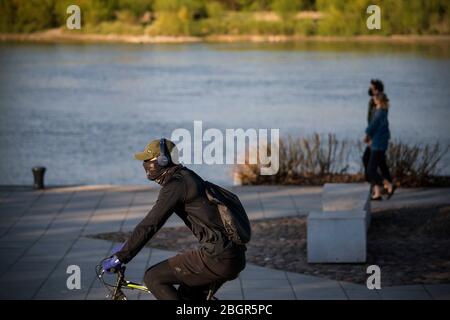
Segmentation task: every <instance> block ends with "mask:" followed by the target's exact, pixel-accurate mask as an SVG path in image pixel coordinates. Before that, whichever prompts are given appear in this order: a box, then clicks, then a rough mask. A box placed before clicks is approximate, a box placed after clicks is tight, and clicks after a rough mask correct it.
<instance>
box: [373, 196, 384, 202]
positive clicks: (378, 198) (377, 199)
mask: <svg viewBox="0 0 450 320" xmlns="http://www.w3.org/2000/svg"><path fill="white" fill-rule="evenodd" d="M370 200H372V201H381V200H383V198H382V197H381V196H379V197H376V198H374V197H370Z"/></svg>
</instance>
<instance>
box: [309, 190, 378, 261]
mask: <svg viewBox="0 0 450 320" xmlns="http://www.w3.org/2000/svg"><path fill="white" fill-rule="evenodd" d="M369 196H370V186H369V185H368V184H363V183H327V184H325V185H324V187H323V191H322V211H317V212H311V213H310V214H309V215H308V220H307V251H308V262H310V263H342V262H348V263H352V262H353V263H356V262H365V261H366V247H367V229H368V228H369V224H370V201H369Z"/></svg>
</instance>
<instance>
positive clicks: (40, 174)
mask: <svg viewBox="0 0 450 320" xmlns="http://www.w3.org/2000/svg"><path fill="white" fill-rule="evenodd" d="M32 171H33V176H34V185H33V188H34V189H44V174H45V167H34V168H33V169H32Z"/></svg>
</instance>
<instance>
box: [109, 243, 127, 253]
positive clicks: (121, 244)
mask: <svg viewBox="0 0 450 320" xmlns="http://www.w3.org/2000/svg"><path fill="white" fill-rule="evenodd" d="M125 243H126V242H124V243H119V244H116V245H115V246H114V247H113V248H112V250H111V255H115V254H116V253H117V252H119V251H121V250H122V249H123V247H124V246H125Z"/></svg>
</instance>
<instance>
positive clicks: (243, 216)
mask: <svg viewBox="0 0 450 320" xmlns="http://www.w3.org/2000/svg"><path fill="white" fill-rule="evenodd" d="M204 183H205V192H206V196H207V197H208V200H209V201H210V202H211V203H214V204H215V205H217V209H218V210H219V213H220V218H221V219H222V222H223V225H224V227H225V230H226V233H227V236H228V238H229V239H230V240H231V241H232V242H234V243H236V244H241V245H242V244H246V243H247V242H249V241H250V237H251V232H252V231H251V227H250V221H249V220H248V217H247V213H246V212H245V209H244V206H243V205H242V203H241V201H240V200H239V198H238V197H237V196H236V195H235V194H234V193H232V192H230V191H228V190H226V189H224V188H222V187H219V186H218V185H215V184H214V183H211V182H209V181H205V182H204Z"/></svg>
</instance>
